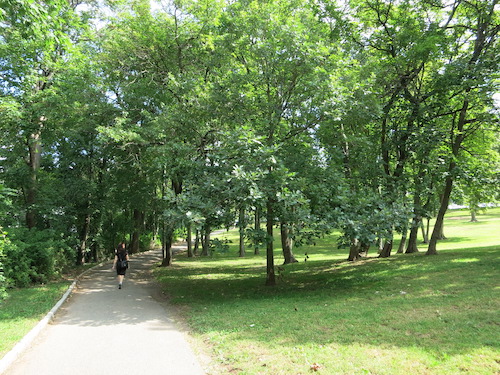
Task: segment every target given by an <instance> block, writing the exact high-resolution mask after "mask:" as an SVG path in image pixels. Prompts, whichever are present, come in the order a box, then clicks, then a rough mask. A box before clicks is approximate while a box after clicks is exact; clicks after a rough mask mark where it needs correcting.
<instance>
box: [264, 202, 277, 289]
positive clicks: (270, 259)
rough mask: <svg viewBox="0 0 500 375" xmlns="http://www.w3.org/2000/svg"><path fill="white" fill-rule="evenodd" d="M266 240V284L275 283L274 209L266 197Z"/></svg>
mask: <svg viewBox="0 0 500 375" xmlns="http://www.w3.org/2000/svg"><path fill="white" fill-rule="evenodd" d="M266 218H267V223H266V229H267V240H266V244H267V246H266V259H267V262H266V285H267V286H273V285H276V275H275V272H274V246H273V224H274V210H273V200H272V199H271V198H268V199H267V215H266Z"/></svg>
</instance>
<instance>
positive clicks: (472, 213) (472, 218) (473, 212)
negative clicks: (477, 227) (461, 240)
mask: <svg viewBox="0 0 500 375" xmlns="http://www.w3.org/2000/svg"><path fill="white" fill-rule="evenodd" d="M470 221H471V223H477V217H476V210H475V209H472V210H470Z"/></svg>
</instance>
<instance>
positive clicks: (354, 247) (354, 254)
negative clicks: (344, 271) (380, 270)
mask: <svg viewBox="0 0 500 375" xmlns="http://www.w3.org/2000/svg"><path fill="white" fill-rule="evenodd" d="M360 249H361V243H360V242H359V241H358V239H357V238H353V239H352V240H351V247H350V248H349V257H348V258H347V260H348V261H350V262H354V261H356V260H358V259H359V258H360V255H359V250H360Z"/></svg>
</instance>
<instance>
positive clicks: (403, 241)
mask: <svg viewBox="0 0 500 375" xmlns="http://www.w3.org/2000/svg"><path fill="white" fill-rule="evenodd" d="M407 236H408V230H407V229H405V231H404V232H403V234H402V235H401V242H400V243H399V246H398V251H397V254H403V253H404V252H405V245H406V238H407Z"/></svg>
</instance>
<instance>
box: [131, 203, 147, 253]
mask: <svg viewBox="0 0 500 375" xmlns="http://www.w3.org/2000/svg"><path fill="white" fill-rule="evenodd" d="M143 227H144V213H143V212H141V211H139V210H138V209H136V208H135V209H134V231H133V233H132V239H131V240H130V254H135V253H138V252H139V250H140V249H139V241H140V236H141V231H142V228H143Z"/></svg>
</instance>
